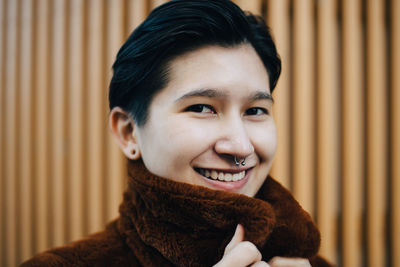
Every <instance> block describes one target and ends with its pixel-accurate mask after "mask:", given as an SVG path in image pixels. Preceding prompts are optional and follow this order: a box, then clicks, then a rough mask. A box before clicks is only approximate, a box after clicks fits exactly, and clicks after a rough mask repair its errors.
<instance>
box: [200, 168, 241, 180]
mask: <svg viewBox="0 0 400 267" xmlns="http://www.w3.org/2000/svg"><path fill="white" fill-rule="evenodd" d="M199 172H200V174H201V175H203V176H205V177H207V178H211V179H213V180H219V181H225V182H231V181H234V182H236V181H240V180H242V179H243V178H244V176H245V175H246V171H241V172H239V173H234V174H232V173H224V172H217V171H215V170H211V171H210V170H205V169H199Z"/></svg>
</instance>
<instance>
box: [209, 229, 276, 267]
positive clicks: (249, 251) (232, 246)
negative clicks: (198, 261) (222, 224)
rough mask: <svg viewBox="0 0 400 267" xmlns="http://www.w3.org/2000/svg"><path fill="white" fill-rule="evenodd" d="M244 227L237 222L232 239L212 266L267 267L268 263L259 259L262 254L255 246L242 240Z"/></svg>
mask: <svg viewBox="0 0 400 267" xmlns="http://www.w3.org/2000/svg"><path fill="white" fill-rule="evenodd" d="M243 239H244V229H243V226H242V225H240V224H238V226H237V227H236V231H235V234H234V235H233V237H232V240H231V241H230V242H229V244H228V245H227V246H226V248H225V252H224V256H223V257H222V259H221V260H220V261H219V262H218V263H217V264H216V265H214V267H225V266H229V267H245V266H252V267H262V266H264V267H267V266H269V265H268V263H266V262H265V261H261V258H262V255H261V252H260V251H259V250H258V249H257V247H256V246H255V245H254V244H253V243H251V242H249V241H243Z"/></svg>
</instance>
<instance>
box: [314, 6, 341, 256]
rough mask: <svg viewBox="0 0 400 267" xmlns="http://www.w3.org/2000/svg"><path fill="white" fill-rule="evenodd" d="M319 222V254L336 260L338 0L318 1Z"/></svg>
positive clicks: (338, 132)
mask: <svg viewBox="0 0 400 267" xmlns="http://www.w3.org/2000/svg"><path fill="white" fill-rule="evenodd" d="M317 8H318V11H317V12H318V21H317V27H318V49H317V51H318V56H317V59H318V60H317V64H318V68H317V70H318V79H317V80H318V84H317V86H318V90H317V92H318V93H317V97H318V98H317V110H318V111H317V117H318V136H317V147H318V152H317V155H318V156H317V178H318V188H317V194H318V197H317V207H318V210H317V214H318V217H317V222H318V226H319V229H320V231H321V235H322V242H321V249H320V253H321V254H322V255H323V256H325V257H326V258H327V259H328V260H330V261H331V262H336V256H337V255H336V236H337V215H338V205H337V203H338V197H337V196H338V180H339V134H340V131H339V129H340V127H339V112H338V110H339V96H340V95H339V91H340V90H339V89H340V88H339V84H338V78H339V75H338V61H337V59H338V55H339V53H338V33H337V26H336V25H337V24H336V23H337V22H336V8H337V3H336V0H326V1H319V2H318V6H317Z"/></svg>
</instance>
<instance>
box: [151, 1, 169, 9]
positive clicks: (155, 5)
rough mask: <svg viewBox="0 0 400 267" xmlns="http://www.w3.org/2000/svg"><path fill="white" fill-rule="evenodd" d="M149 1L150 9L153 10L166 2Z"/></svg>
mask: <svg viewBox="0 0 400 267" xmlns="http://www.w3.org/2000/svg"><path fill="white" fill-rule="evenodd" d="M149 1H151V9H154V8H156V7H158V6H159V5H161V4H164V3H166V2H167V1H168V0H149Z"/></svg>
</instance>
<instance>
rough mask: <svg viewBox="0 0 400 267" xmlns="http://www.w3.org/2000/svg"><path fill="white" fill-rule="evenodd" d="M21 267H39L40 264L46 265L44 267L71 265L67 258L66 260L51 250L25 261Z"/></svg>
mask: <svg viewBox="0 0 400 267" xmlns="http://www.w3.org/2000/svg"><path fill="white" fill-rule="evenodd" d="M20 266H21V267H39V266H44V267H53V266H54V267H55V266H61V267H62V266H70V264H68V262H67V260H65V259H64V258H63V257H61V256H59V255H56V254H53V253H51V252H43V253H40V254H38V255H36V256H35V257H33V258H32V259H30V260H28V261H25V262H23V263H22V264H21V265H20Z"/></svg>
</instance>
